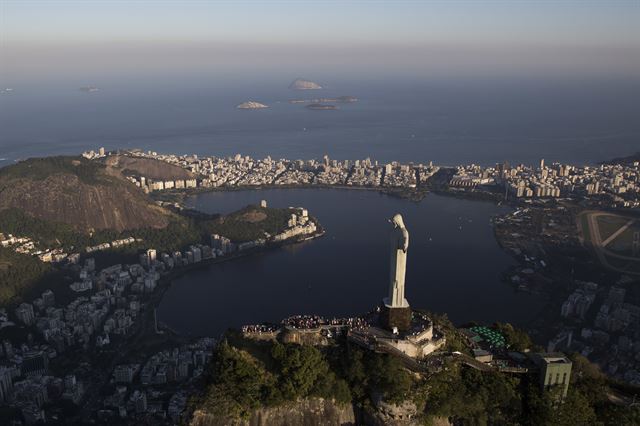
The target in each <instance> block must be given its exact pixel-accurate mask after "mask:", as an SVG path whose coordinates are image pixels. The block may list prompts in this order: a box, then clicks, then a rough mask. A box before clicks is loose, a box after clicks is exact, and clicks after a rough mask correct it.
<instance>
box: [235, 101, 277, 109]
mask: <svg viewBox="0 0 640 426" xmlns="http://www.w3.org/2000/svg"><path fill="white" fill-rule="evenodd" d="M236 108H238V109H263V108H269V106H268V105H265V104H261V103H260V102H255V101H247V102H243V103H241V104H240V105H237V106H236Z"/></svg>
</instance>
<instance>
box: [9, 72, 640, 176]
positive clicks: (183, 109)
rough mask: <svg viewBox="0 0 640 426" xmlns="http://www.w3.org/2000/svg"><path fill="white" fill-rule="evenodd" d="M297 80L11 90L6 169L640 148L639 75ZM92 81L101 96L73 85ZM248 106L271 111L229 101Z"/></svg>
mask: <svg viewBox="0 0 640 426" xmlns="http://www.w3.org/2000/svg"><path fill="white" fill-rule="evenodd" d="M295 77H297V76H295V75H293V76H289V75H278V76H271V75H270V76H269V77H263V78H260V79H257V80H251V79H239V78H231V77H229V78H227V79H216V78H213V77H211V78H208V77H207V76H206V75H197V76H182V75H174V76H167V77H166V78H164V79H160V78H149V79H144V78H140V77H137V78H133V77H131V78H129V77H126V76H120V77H118V78H116V77H113V76H111V77H109V78H107V77H103V78H96V79H95V80H91V81H86V78H85V79H82V80H81V79H79V78H77V79H74V80H70V79H65V80H60V79H59V80H55V81H54V80H51V81H47V82H40V83H33V84H29V85H16V86H14V87H12V88H13V91H12V92H10V93H2V94H0V159H1V160H0V165H6V164H10V163H11V162H13V161H16V160H19V159H24V158H27V157H34V156H46V155H57V154H78V153H81V152H82V151H85V150H89V149H94V150H96V149H97V148H98V147H100V146H104V147H105V148H107V149H108V150H114V149H126V148H141V149H144V150H153V151H157V152H163V153H179V154H199V155H214V156H229V155H234V154H236V153H241V154H243V155H251V156H254V157H261V158H262V157H265V156H267V155H270V156H272V157H274V158H289V159H298V158H302V159H309V158H321V157H322V156H324V155H325V154H327V155H329V156H330V157H331V158H336V159H358V158H366V157H370V158H372V159H373V160H378V161H381V162H388V161H393V160H397V161H402V162H410V161H413V162H416V163H420V162H423V163H425V162H428V161H434V162H435V163H437V164H443V165H455V164H460V163H476V164H483V165H487V164H494V163H497V162H503V161H505V160H506V161H509V162H510V163H512V164H514V163H520V162H522V163H525V164H537V163H538V162H539V160H540V158H545V160H546V162H547V164H550V163H551V162H553V161H560V162H568V163H576V164H583V163H596V162H598V161H601V160H606V159H608V158H612V157H617V156H623V155H629V154H632V153H634V152H635V151H638V147H639V146H640V144H639V143H638V139H639V137H640V120H638V119H637V100H638V99H640V84H639V82H638V81H636V80H629V79H626V80H613V79H609V78H605V77H602V78H597V77H591V78H586V77H582V78H576V79H573V80H572V79H568V78H556V79H554V78H541V77H540V78H532V77H531V78H525V77H522V78H518V77H513V76H512V77H509V78H493V79H489V78H477V79H471V78H467V79H465V78H461V77H460V78H451V79H447V78H444V77H439V78H435V77H433V78H429V77H425V78H411V79H409V78H406V79H390V78H378V79H376V78H369V79H365V78H362V79H356V78H353V77H351V78H343V79H340V78H338V77H335V76H324V78H322V77H320V78H318V80H317V81H319V82H320V83H321V84H323V85H324V86H325V89H323V90H320V91H292V90H289V89H288V85H289V83H290V82H291V81H292V80H293V79H294V78H295ZM304 77H307V78H312V77H313V76H304ZM87 85H95V86H97V87H99V88H100V91H98V92H91V93H88V92H83V91H80V90H79V88H80V87H82V86H87ZM340 95H350V96H356V97H357V98H358V99H359V101H358V102H356V103H353V104H339V107H340V109H339V110H336V111H312V110H308V109H306V108H304V106H303V105H300V104H289V103H288V102H287V101H288V100H289V99H293V98H311V97H319V96H323V97H331V96H340ZM247 100H255V101H258V102H262V103H266V104H268V105H269V106H270V108H268V109H262V110H237V109H236V108H235V106H236V105H237V104H239V103H241V102H244V101H247Z"/></svg>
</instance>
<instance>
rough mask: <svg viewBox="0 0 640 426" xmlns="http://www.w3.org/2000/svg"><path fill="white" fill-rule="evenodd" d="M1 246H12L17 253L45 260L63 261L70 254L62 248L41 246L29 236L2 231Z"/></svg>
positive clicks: (0, 235) (0, 236)
mask: <svg viewBox="0 0 640 426" xmlns="http://www.w3.org/2000/svg"><path fill="white" fill-rule="evenodd" d="M0 246H1V247H4V248H11V249H13V251H15V252H16V253H20V254H26V255H30V256H37V257H38V259H40V260H41V261H43V262H54V263H57V262H62V261H63V260H66V259H67V257H68V256H69V255H68V254H67V253H65V252H64V250H63V249H62V248H45V249H42V248H39V247H38V244H37V243H36V242H35V241H33V240H32V239H31V238H28V237H17V236H14V235H12V234H6V235H5V234H3V233H1V232H0Z"/></svg>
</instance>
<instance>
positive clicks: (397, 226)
mask: <svg viewBox="0 0 640 426" xmlns="http://www.w3.org/2000/svg"><path fill="white" fill-rule="evenodd" d="M389 222H390V223H391V224H393V229H392V231H391V268H390V274H389V297H385V298H384V304H385V305H386V306H387V307H389V308H408V307H409V302H407V299H405V297H404V276H405V273H406V271H407V249H408V248H409V231H407V228H406V227H405V226H404V221H403V220H402V216H401V215H400V214H396V215H395V216H393V218H391V219H390V220H389Z"/></svg>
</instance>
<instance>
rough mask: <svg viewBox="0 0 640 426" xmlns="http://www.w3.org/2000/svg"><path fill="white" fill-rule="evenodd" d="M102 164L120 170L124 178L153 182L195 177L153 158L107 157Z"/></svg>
mask: <svg viewBox="0 0 640 426" xmlns="http://www.w3.org/2000/svg"><path fill="white" fill-rule="evenodd" d="M104 163H105V164H106V165H107V166H109V167H114V168H117V169H120V170H121V171H122V174H124V175H125V176H130V175H133V176H144V177H146V178H148V179H154V180H175V179H193V178H195V175H194V174H193V173H191V172H190V171H188V170H186V169H183V168H182V167H180V166H176V165H175V164H171V163H167V162H166V161H160V160H156V159H155V158H145V157H131V156H129V155H109V156H108V157H105V160H104Z"/></svg>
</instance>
